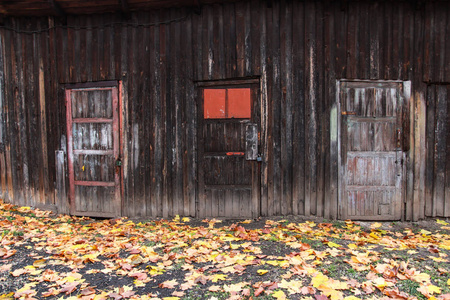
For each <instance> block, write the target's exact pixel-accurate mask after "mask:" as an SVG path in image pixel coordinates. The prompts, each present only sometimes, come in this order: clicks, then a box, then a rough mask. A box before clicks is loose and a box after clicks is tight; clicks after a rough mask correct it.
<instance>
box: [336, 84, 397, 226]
mask: <svg viewBox="0 0 450 300" xmlns="http://www.w3.org/2000/svg"><path fill="white" fill-rule="evenodd" d="M403 89H404V84H403V83H402V82H370V81H341V82H339V84H338V96H339V105H340V143H339V146H340V156H339V169H340V170H339V171H340V172H339V188H340V192H339V212H340V218H341V219H347V218H348V219H360V220H398V219H400V218H401V207H402V198H403V197H402V191H403V186H402V185H403V161H404V155H403V151H402V135H403V129H402V109H403V107H404V106H403V105H404V99H403V98H404V96H403V95H404V90H403Z"/></svg>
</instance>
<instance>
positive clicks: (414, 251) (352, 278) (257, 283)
mask: <svg viewBox="0 0 450 300" xmlns="http://www.w3.org/2000/svg"><path fill="white" fill-rule="evenodd" d="M427 224H431V226H427V227H426V228H424V227H423V226H421V224H420V223H419V224H418V223H368V222H365V223H358V222H352V221H346V222H337V221H333V222H329V221H327V220H322V219H321V220H320V221H319V220H318V219H317V220H300V219H295V218H288V219H284V220H282V219H279V220H273V219H272V220H243V221H240V222H239V221H223V222H221V221H219V220H215V219H213V220H190V219H188V218H179V217H177V218H175V219H174V220H150V221H143V220H141V221H136V220H135V221H131V220H128V219H117V220H93V219H88V218H77V217H71V216H67V215H53V214H52V213H50V212H47V211H41V210H34V209H31V208H29V207H15V206H12V205H10V204H4V203H3V202H0V230H1V231H0V233H1V237H0V299H14V298H15V299H89V300H90V299H166V300H171V299H173V300H175V299H211V300H214V299H319V300H321V299H380V298H385V299H427V298H428V299H450V262H449V260H450V257H449V255H450V225H449V224H448V223H447V222H445V221H444V220H433V221H429V223H427Z"/></svg>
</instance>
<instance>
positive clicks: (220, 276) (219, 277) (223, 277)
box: [211, 274, 227, 282]
mask: <svg viewBox="0 0 450 300" xmlns="http://www.w3.org/2000/svg"><path fill="white" fill-rule="evenodd" d="M219 280H227V275H225V274H214V276H213V277H212V279H211V281H212V282H217V281H219Z"/></svg>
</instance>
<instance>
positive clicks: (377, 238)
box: [369, 232, 380, 240]
mask: <svg viewBox="0 0 450 300" xmlns="http://www.w3.org/2000/svg"><path fill="white" fill-rule="evenodd" d="M369 235H370V236H371V237H372V238H374V239H376V240H379V239H380V237H379V236H378V235H377V234H376V233H375V232H371V233H370V234H369Z"/></svg>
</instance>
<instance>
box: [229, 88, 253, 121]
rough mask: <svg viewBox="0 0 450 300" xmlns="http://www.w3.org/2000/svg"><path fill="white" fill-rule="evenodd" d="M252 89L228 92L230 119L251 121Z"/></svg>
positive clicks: (230, 90)
mask: <svg viewBox="0 0 450 300" xmlns="http://www.w3.org/2000/svg"><path fill="white" fill-rule="evenodd" d="M251 107H252V106H251V102H250V89H229V90H228V107H227V108H228V116H227V117H228V118H239V119H250V117H251V113H252V109H251Z"/></svg>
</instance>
